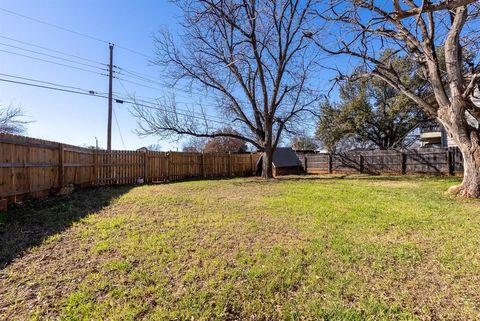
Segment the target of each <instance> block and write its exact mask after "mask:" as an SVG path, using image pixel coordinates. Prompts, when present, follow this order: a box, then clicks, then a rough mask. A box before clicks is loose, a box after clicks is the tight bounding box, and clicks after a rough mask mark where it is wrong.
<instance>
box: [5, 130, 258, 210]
mask: <svg viewBox="0 0 480 321" xmlns="http://www.w3.org/2000/svg"><path fill="white" fill-rule="evenodd" d="M258 158H259V156H258V155H257V154H213V153H212V154H210V153H209V154H202V153H182V152H153V151H111V152H108V151H104V150H92V149H88V148H82V147H78V146H73V145H67V144H62V143H56V142H51V141H45V140H41V139H36V138H30V137H23V136H14V135H8V134H0V199H5V198H6V199H7V200H8V201H10V202H17V201H22V200H24V199H27V198H32V197H41V196H46V195H49V194H51V193H52V192H54V191H58V190H60V189H61V188H62V187H64V186H67V185H70V184H73V185H75V186H79V187H85V186H96V185H127V184H134V183H138V182H139V181H141V182H145V183H155V182H167V181H176V180H182V179H187V178H197V177H198V178H200V177H204V178H213V177H233V176H250V175H253V174H254V173H255V170H256V163H257V161H258Z"/></svg>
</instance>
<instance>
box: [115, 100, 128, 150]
mask: <svg viewBox="0 0 480 321" xmlns="http://www.w3.org/2000/svg"><path fill="white" fill-rule="evenodd" d="M112 111H113V117H114V118H115V123H116V124H117V129H118V133H119V134H120V140H121V141H122V145H123V149H127V148H126V147H125V141H124V140H123V135H122V130H121V129H120V125H119V124H118V119H117V113H116V112H115V107H112Z"/></svg>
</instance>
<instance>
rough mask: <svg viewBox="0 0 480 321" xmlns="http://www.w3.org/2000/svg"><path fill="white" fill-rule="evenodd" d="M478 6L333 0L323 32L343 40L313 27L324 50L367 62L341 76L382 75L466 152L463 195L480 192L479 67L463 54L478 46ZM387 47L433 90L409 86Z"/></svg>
mask: <svg viewBox="0 0 480 321" xmlns="http://www.w3.org/2000/svg"><path fill="white" fill-rule="evenodd" d="M479 6H480V5H479V3H478V1H475V0H436V1H434V0H431V1H429V0H422V1H417V0H391V1H384V0H331V1H330V3H329V7H328V8H326V10H322V11H318V14H319V15H320V16H321V17H322V18H323V19H324V21H325V23H326V26H322V30H323V31H325V30H329V31H330V32H331V33H332V34H331V35H330V36H335V37H336V38H337V39H341V40H340V41H338V42H336V45H332V44H325V43H323V42H322V38H323V37H324V36H325V34H323V33H315V32H312V33H310V36H311V38H312V39H314V40H315V42H316V43H317V44H318V45H319V46H320V47H321V48H323V50H325V52H327V53H329V54H331V55H335V56H338V55H345V56H348V57H351V58H356V59H358V60H359V61H361V62H362V63H363V66H362V69H361V70H360V71H359V72H355V73H354V74H353V75H347V73H345V72H342V71H341V70H340V69H339V72H340V75H339V78H340V79H349V80H355V79H360V78H370V77H375V78H377V79H381V80H382V81H384V82H386V83H388V84H389V85H390V86H392V87H393V88H395V89H396V90H398V91H400V92H402V93H403V94H404V95H405V96H406V97H408V98H409V99H410V100H411V101H412V102H413V103H415V104H416V105H417V106H419V107H420V108H421V109H422V110H423V111H424V112H425V113H427V114H429V115H430V116H432V117H435V118H436V119H437V120H438V121H439V122H440V123H441V124H442V125H443V127H444V128H445V130H446V131H447V133H449V134H450V135H451V136H452V138H453V139H454V141H455V142H456V143H457V145H458V146H459V148H460V150H461V152H462V155H463V158H464V177H463V182H462V185H461V186H458V187H456V188H453V189H451V191H452V192H453V193H455V194H457V195H459V196H464V197H480V132H479V128H478V122H479V121H480V108H479V107H478V106H477V105H475V103H474V98H473V95H474V94H475V91H476V88H478V84H479V83H480V68H479V64H478V59H474V62H477V63H471V64H470V67H469V69H468V70H465V68H464V66H465V56H464V54H463V52H465V51H468V52H474V53H476V52H478V48H477V46H478V43H479V42H478V36H479V34H478V25H479V24H478V17H479ZM385 49H390V50H391V51H392V52H393V53H396V54H399V55H405V56H408V57H409V58H410V59H412V60H413V61H414V62H415V65H416V68H417V70H418V72H417V73H418V74H419V75H421V76H422V77H423V78H424V80H425V81H426V83H427V85H428V87H429V88H428V89H429V90H430V91H431V93H432V95H430V96H429V97H425V96H423V95H422V93H421V92H419V91H418V88H415V87H409V86H408V83H406V82H405V79H404V78H402V76H401V74H400V73H399V72H398V68H397V66H396V65H395V64H392V63H391V62H390V61H389V60H388V59H387V60H382V59H380V57H381V54H382V52H384V51H385ZM440 52H441V53H442V55H439V53H440ZM477 58H478V56H477ZM442 59H443V61H442ZM443 66H445V68H443Z"/></svg>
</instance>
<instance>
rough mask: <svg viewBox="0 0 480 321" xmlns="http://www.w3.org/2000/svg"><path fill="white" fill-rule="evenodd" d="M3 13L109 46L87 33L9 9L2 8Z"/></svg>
mask: <svg viewBox="0 0 480 321" xmlns="http://www.w3.org/2000/svg"><path fill="white" fill-rule="evenodd" d="M0 10H1V11H3V12H6V13H9V14H12V15H15V16H18V17H22V18H24V19H27V20H31V21H35V22H37V23H41V24H44V25H46V26H50V27H53V28H57V29H59V30H63V31H66V32H70V33H72V34H76V35H78V36H82V37H85V38H89V39H91V40H95V41H98V42H103V43H106V44H108V41H105V40H102V39H100V38H97V37H94V36H90V35H87V34H85V33H81V32H78V31H75V30H72V29H68V28H65V27H62V26H59V25H56V24H53V23H50V22H47V21H43V20H40V19H37V18H32V17H29V16H26V15H24V14H21V13H18V12H14V11H11V10H8V9H5V8H0Z"/></svg>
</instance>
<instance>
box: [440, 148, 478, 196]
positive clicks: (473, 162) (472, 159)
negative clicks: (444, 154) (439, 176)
mask: <svg viewBox="0 0 480 321" xmlns="http://www.w3.org/2000/svg"><path fill="white" fill-rule="evenodd" d="M473 145H474V144H467V143H459V144H458V147H459V149H460V151H461V152H462V156H463V181H462V184H461V185H459V186H452V187H450V188H449V190H448V191H449V192H450V193H452V194H454V195H456V196H459V197H463V198H479V197H480V146H478V145H476V144H475V145H476V146H473Z"/></svg>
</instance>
